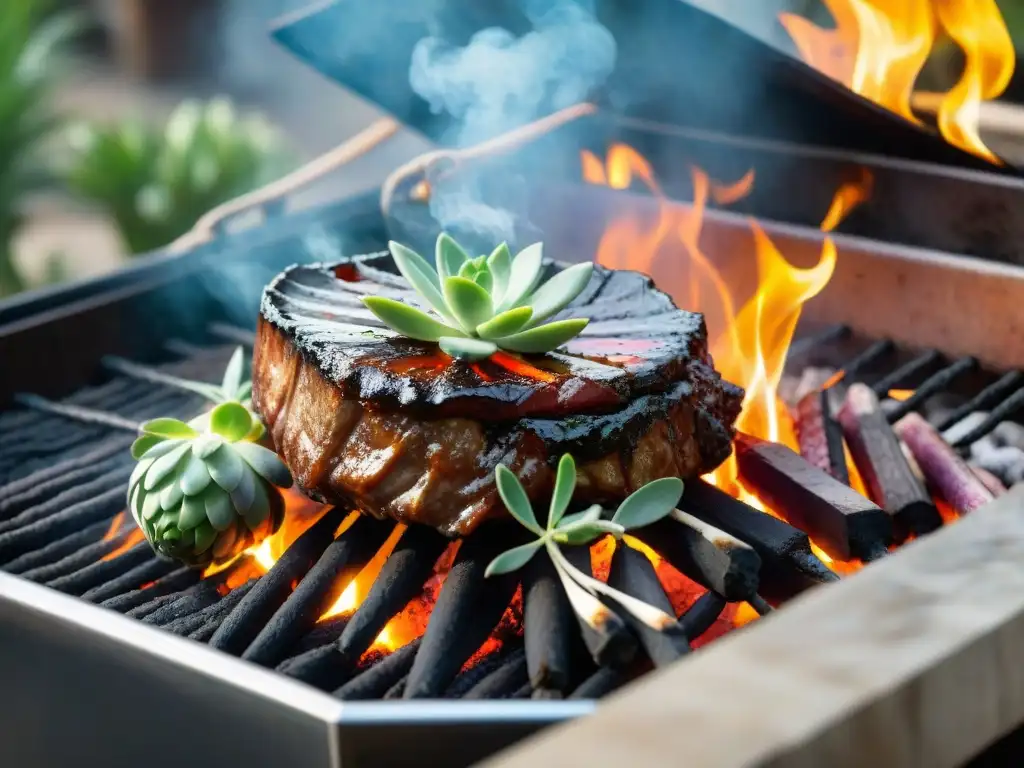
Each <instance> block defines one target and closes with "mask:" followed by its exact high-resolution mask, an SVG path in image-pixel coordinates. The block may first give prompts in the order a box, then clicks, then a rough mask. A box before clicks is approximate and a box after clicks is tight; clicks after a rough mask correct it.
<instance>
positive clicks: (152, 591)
mask: <svg viewBox="0 0 1024 768" xmlns="http://www.w3.org/2000/svg"><path fill="white" fill-rule="evenodd" d="M199 578H200V573H199V571H197V570H196V569H194V568H178V569H177V570H176V571H171V572H170V573H169V574H167V575H166V576H163V577H161V578H159V579H157V580H156V581H155V582H154V583H153V585H152V586H150V587H148V588H146V589H135V590H132V591H131V592H127V593H125V594H123V595H117V596H116V597H111V598H108V599H106V600H104V601H102V602H101V603H100V605H101V606H102V607H103V608H108V609H110V610H111V611H117V612H118V613H126V612H127V611H130V610H131V609H132V608H137V607H138V606H140V605H143V604H144V603H148V602H149V601H150V600H154V599H156V598H158V597H163V596H164V595H172V594H175V593H178V592H181V591H182V590H185V589H188V588H189V587H191V586H193V585H194V584H196V583H197V582H198V581H199Z"/></svg>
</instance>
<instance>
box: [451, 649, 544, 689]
mask: <svg viewBox="0 0 1024 768" xmlns="http://www.w3.org/2000/svg"><path fill="white" fill-rule="evenodd" d="M517 659H518V660H520V661H523V662H525V655H524V654H523V650H522V649H521V648H516V649H514V650H510V649H508V648H506V647H504V646H502V647H501V648H499V649H498V650H496V651H493V652H491V653H489V654H487V655H486V656H484V657H483V658H482V659H478V660H477V661H476V663H474V664H473V665H471V666H470V667H469V668H468V669H464V670H463V671H462V672H460V673H459V675H458V677H456V678H455V679H454V680H453V681H452V684H451V685H449V686H448V688H446V689H445V692H444V698H446V699H461V698H462V697H463V696H465V694H466V692H467V691H469V690H470V689H472V688H475V687H476V686H477V685H478V684H479V683H480V682H481V681H483V680H485V679H487V678H488V677H490V676H491V674H492V673H494V672H497V671H498V670H500V669H501V668H502V667H504V666H505V665H506V664H509V663H510V662H511V663H513V664H514V663H515V662H516V660H517ZM523 672H524V673H525V672H526V670H525V668H524V669H523ZM524 679H525V675H524ZM518 687H519V685H515V686H513V688H518Z"/></svg>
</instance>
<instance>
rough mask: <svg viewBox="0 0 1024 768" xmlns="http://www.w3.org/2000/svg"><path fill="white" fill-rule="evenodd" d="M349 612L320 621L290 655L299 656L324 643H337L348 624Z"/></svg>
mask: <svg viewBox="0 0 1024 768" xmlns="http://www.w3.org/2000/svg"><path fill="white" fill-rule="evenodd" d="M348 619H349V614H345V613H343V614H339V615H337V616H331V617H330V618H329V619H324V620H323V621H318V622H317V623H316V624H314V625H313V628H312V629H311V630H309V632H307V633H306V634H305V635H304V636H303V637H302V638H301V639H300V640H299V641H298V642H297V643H296V644H295V645H293V646H292V647H291V649H290V650H289V655H291V656H298V655H299V654H300V653H305V652H306V651H311V650H313V649H314V648H320V647H321V646H324V645H330V644H332V643H337V642H338V638H339V637H341V633H342V632H343V631H344V630H345V625H346V624H348Z"/></svg>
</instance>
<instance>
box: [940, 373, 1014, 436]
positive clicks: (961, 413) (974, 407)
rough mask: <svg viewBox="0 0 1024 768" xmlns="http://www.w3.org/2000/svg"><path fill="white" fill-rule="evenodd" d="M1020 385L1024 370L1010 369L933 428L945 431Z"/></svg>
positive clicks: (999, 399)
mask: <svg viewBox="0 0 1024 768" xmlns="http://www.w3.org/2000/svg"><path fill="white" fill-rule="evenodd" d="M1021 387H1024V371H1010V372H1009V373H1006V374H1003V375H1002V376H1000V377H999V380H998V381H995V382H993V383H992V384H989V385H988V386H987V387H985V388H984V389H983V390H981V392H979V393H978V394H976V395H975V396H974V397H972V398H971V399H970V400H968V401H967V402H966V403H964V404H963V405H961V406H960V407H959V408H957V409H956V410H954V411H953V412H952V413H950V414H948V415H947V416H946V417H945V418H944V419H942V420H941V421H939V422H938V423H937V424H936V425H935V428H936V429H937V430H939V432H945V431H946V430H947V429H949V428H950V427H952V426H953V425H954V424H957V423H958V422H960V421H962V420H963V419H964V418H965V417H967V416H970V415H971V414H972V413H974V412H975V411H987V410H989V409H990V408H991V407H992V406H994V405H996V404H998V403H1001V402H1003V400H1005V399H1006V398H1008V397H1009V396H1010V395H1012V394H1013V393H1014V392H1016V391H1017V390H1018V389H1020V388H1021Z"/></svg>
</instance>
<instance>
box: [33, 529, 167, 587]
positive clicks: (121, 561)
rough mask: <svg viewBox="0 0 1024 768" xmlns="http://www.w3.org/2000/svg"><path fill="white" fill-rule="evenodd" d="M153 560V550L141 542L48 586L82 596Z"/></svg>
mask: <svg viewBox="0 0 1024 768" xmlns="http://www.w3.org/2000/svg"><path fill="white" fill-rule="evenodd" d="M152 559H153V550H151V549H150V548H149V545H148V544H146V542H140V543H139V544H136V545H135V546H134V547H132V548H131V549H129V550H126V551H125V552H123V553H122V554H120V555H118V556H117V557H114V558H112V559H110V560H100V561H99V562H98V563H93V564H92V565H87V566H86V567H85V568H82V569H80V570H78V571H75V572H74V573H69V574H68V575H67V576H60V577H58V578H56V579H53V580H51V581H48V582H46V586H48V587H50V589H56V590H57V591H59V592H65V593H67V594H69V595H81V594H83V593H84V592H86V591H87V590H89V589H92V588H93V587H96V586H100V585H102V584H103V583H104V582H107V581H109V580H110V579H114V578H117V577H118V576H122V575H124V574H125V573H127V572H128V571H130V570H132V569H133V568H135V567H136V566H139V565H142V564H143V563H147V562H149V561H150V560H152ZM139 583H144V582H139ZM136 586H138V585H136Z"/></svg>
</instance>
